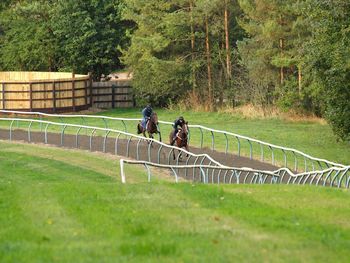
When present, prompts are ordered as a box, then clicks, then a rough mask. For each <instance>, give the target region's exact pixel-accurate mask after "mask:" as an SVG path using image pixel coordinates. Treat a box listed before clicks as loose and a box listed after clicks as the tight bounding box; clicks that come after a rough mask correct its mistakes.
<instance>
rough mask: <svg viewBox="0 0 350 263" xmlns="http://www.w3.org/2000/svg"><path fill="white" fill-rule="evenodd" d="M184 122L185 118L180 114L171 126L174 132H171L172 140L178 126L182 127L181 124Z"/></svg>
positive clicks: (174, 137)
mask: <svg viewBox="0 0 350 263" xmlns="http://www.w3.org/2000/svg"><path fill="white" fill-rule="evenodd" d="M184 124H185V119H184V117H182V116H180V117H179V118H177V119H176V120H175V121H174V124H173V127H174V133H173V141H175V139H176V135H177V133H178V132H179V128H178V126H180V127H181V128H182V126H183V125H184Z"/></svg>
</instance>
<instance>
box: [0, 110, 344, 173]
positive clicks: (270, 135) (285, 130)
mask: <svg viewBox="0 0 350 263" xmlns="http://www.w3.org/2000/svg"><path fill="white" fill-rule="evenodd" d="M156 111H157V113H158V117H159V119H160V120H165V121H170V122H172V121H173V120H174V119H175V118H176V117H178V116H179V115H183V116H184V117H185V118H186V120H188V121H189V123H190V124H200V125H203V126H207V127H211V128H214V129H219V130H226V131H229V132H233V133H237V134H240V135H245V136H248V137H252V138H255V139H259V140H262V141H265V142H268V143H272V144H276V145H280V146H285V147H290V148H295V149H297V150H300V151H302V152H304V153H306V154H309V155H311V156H314V157H318V158H322V159H327V160H329V161H333V162H338V163H342V164H345V165H349V164H350V147H349V146H350V145H349V143H345V142H338V141H337V140H336V138H335V136H334V135H333V134H332V131H331V129H330V127H329V125H327V124H320V123H317V122H311V121H310V122H306V121H302V122H295V121H293V122H292V121H285V120H281V119H249V118H242V117H241V116H239V115H232V114H228V113H207V112H192V111H187V112H176V111H172V110H166V109H156ZM97 115H107V116H113V117H124V118H140V117H141V109H115V110H109V111H104V112H100V113H98V114H97ZM50 120H53V121H60V120H59V119H57V118H51V119H50ZM64 121H67V122H70V123H76V124H83V123H85V124H87V125H92V126H99V127H105V123H104V122H103V121H102V120H96V119H86V120H85V122H83V121H82V119H80V118H75V119H74V118H72V119H64ZM136 123H137V122H136V121H135V122H127V123H126V124H127V129H128V131H130V132H132V133H135V132H136ZM1 125H4V122H1ZM6 125H7V126H8V125H9V123H7V124H6ZM25 125H28V124H25ZM25 125H24V124H20V126H21V127H25ZM14 126H16V124H15V125H14ZM107 126H108V127H111V128H115V129H119V130H123V129H124V126H123V125H122V123H121V122H119V121H108V122H107ZM34 129H39V125H33V130H34ZM161 130H162V134H163V135H162V136H163V141H165V142H167V141H168V134H169V133H170V131H171V127H170V126H167V125H161ZM49 131H55V132H57V131H59V129H58V128H57V127H56V128H54V127H50V128H49ZM66 132H67V133H75V132H76V129H71V128H68V129H67V130H66ZM84 132H85V131H82V133H84ZM88 134H89V133H88ZM100 135H101V134H100ZM111 136H113V134H111ZM211 140H212V139H211V135H210V133H209V132H204V144H203V146H204V147H208V148H210V147H211V143H212V141H211ZM191 145H193V146H199V145H200V132H199V130H198V129H192V130H191ZM215 147H216V149H218V150H221V151H223V150H224V149H225V137H224V136H223V135H219V136H217V137H215ZM237 149H238V144H237V141H236V140H235V139H234V138H229V147H228V151H229V152H231V153H237ZM264 152H265V156H264V158H265V159H267V160H271V158H272V156H271V152H270V151H269V149H268V148H267V147H265V148H264ZM241 154H242V155H245V156H248V155H249V144H248V143H247V142H246V141H243V140H242V141H241ZM253 157H254V158H257V159H259V158H260V146H259V145H256V144H255V145H253ZM287 157H288V163H289V165H290V166H291V167H293V164H294V156H293V155H292V154H288V156H287ZM275 158H276V159H277V160H278V161H279V164H283V161H284V159H283V156H282V152H281V151H277V152H276V151H275ZM303 162H304V160H303V159H302V158H298V163H299V165H301V166H302V165H303ZM310 165H311V164H308V166H309V169H310V168H311V167H310Z"/></svg>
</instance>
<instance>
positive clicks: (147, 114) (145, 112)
mask: <svg viewBox="0 0 350 263" xmlns="http://www.w3.org/2000/svg"><path fill="white" fill-rule="evenodd" d="M152 112H153V109H152V108H151V107H149V106H147V107H146V108H144V109H143V110H142V115H143V116H144V117H148V118H150V117H151V115H152Z"/></svg>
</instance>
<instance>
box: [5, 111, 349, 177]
mask: <svg viewBox="0 0 350 263" xmlns="http://www.w3.org/2000/svg"><path fill="white" fill-rule="evenodd" d="M0 113H6V114H11V113H12V114H21V115H38V116H39V117H40V118H42V117H58V118H59V119H60V120H62V119H63V118H80V119H81V120H82V122H83V124H86V119H89V118H90V119H101V120H102V121H103V122H104V126H105V128H108V122H107V121H108V120H114V121H120V122H121V123H122V125H123V128H124V131H125V132H128V131H127V126H126V122H128V121H139V120H140V119H138V118H116V117H108V116H99V115H61V114H46V113H41V112H24V111H7V110H0ZM159 123H161V124H165V125H171V124H172V123H171V122H166V121H159ZM85 126H86V125H85ZM188 127H190V128H191V129H192V128H193V129H198V130H199V132H200V146H199V147H200V148H203V143H204V133H203V131H205V132H209V133H210V136H211V149H212V150H215V148H216V147H215V135H216V134H221V135H223V136H224V137H225V153H226V154H227V153H228V148H229V138H228V136H230V137H231V138H234V142H235V143H237V152H234V153H236V154H237V155H238V156H241V152H242V150H243V149H244V148H243V147H242V146H243V145H242V144H243V143H245V146H247V147H248V148H249V150H248V152H249V154H248V155H249V158H250V159H253V157H255V155H256V152H258V157H259V158H255V159H258V160H260V161H262V162H266V161H267V159H270V160H271V163H272V164H273V165H276V159H277V158H278V156H279V155H280V156H282V159H283V160H282V161H280V162H279V163H278V164H280V165H283V166H284V167H286V168H289V169H291V170H294V171H300V170H302V171H305V172H307V171H308V170H309V169H310V168H311V169H310V170H312V171H315V170H316V167H315V164H317V165H318V167H319V169H321V170H323V169H328V168H330V167H340V168H344V167H346V165H343V164H339V163H335V162H331V161H328V160H326V159H321V158H316V157H312V156H310V155H308V154H305V153H303V152H301V151H298V150H296V149H293V148H289V147H282V146H278V145H274V144H271V143H267V142H263V141H260V140H257V139H253V138H250V137H247V136H242V135H239V134H236V133H232V132H227V131H222V130H216V129H212V128H208V127H205V126H201V125H188ZM190 135H191V134H190ZM253 143H254V145H256V146H257V148H258V149H257V148H254V147H253ZM254 149H255V153H254ZM266 150H267V151H268V152H267V151H266ZM266 152H267V153H268V157H267V158H266V156H267V154H266ZM288 154H289V160H288ZM290 159H292V161H290ZM291 162H292V163H291ZM301 163H303V165H300V164H301ZM310 166H311V167H310Z"/></svg>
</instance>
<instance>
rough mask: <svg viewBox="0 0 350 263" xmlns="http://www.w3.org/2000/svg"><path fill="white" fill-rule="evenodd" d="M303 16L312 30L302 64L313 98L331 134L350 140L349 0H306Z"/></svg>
mask: <svg viewBox="0 0 350 263" xmlns="http://www.w3.org/2000/svg"><path fill="white" fill-rule="evenodd" d="M307 4H308V6H307V8H306V9H305V12H304V16H305V17H306V18H307V19H309V24H310V27H311V31H312V32H313V34H312V36H311V38H310V40H309V42H308V43H307V45H306V54H307V56H306V57H305V64H306V65H308V67H307V68H306V70H307V73H308V74H309V75H310V79H311V82H312V85H311V87H312V88H313V93H314V96H315V97H316V99H318V100H320V101H321V103H323V104H324V113H325V116H326V118H327V119H328V120H329V122H330V124H331V125H332V128H333V131H334V133H335V134H336V135H337V136H338V137H339V138H341V139H343V140H348V141H350V103H349V101H350V62H349V58H350V3H349V1H347V0H335V1H328V0H317V1H316V0H309V1H307Z"/></svg>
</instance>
